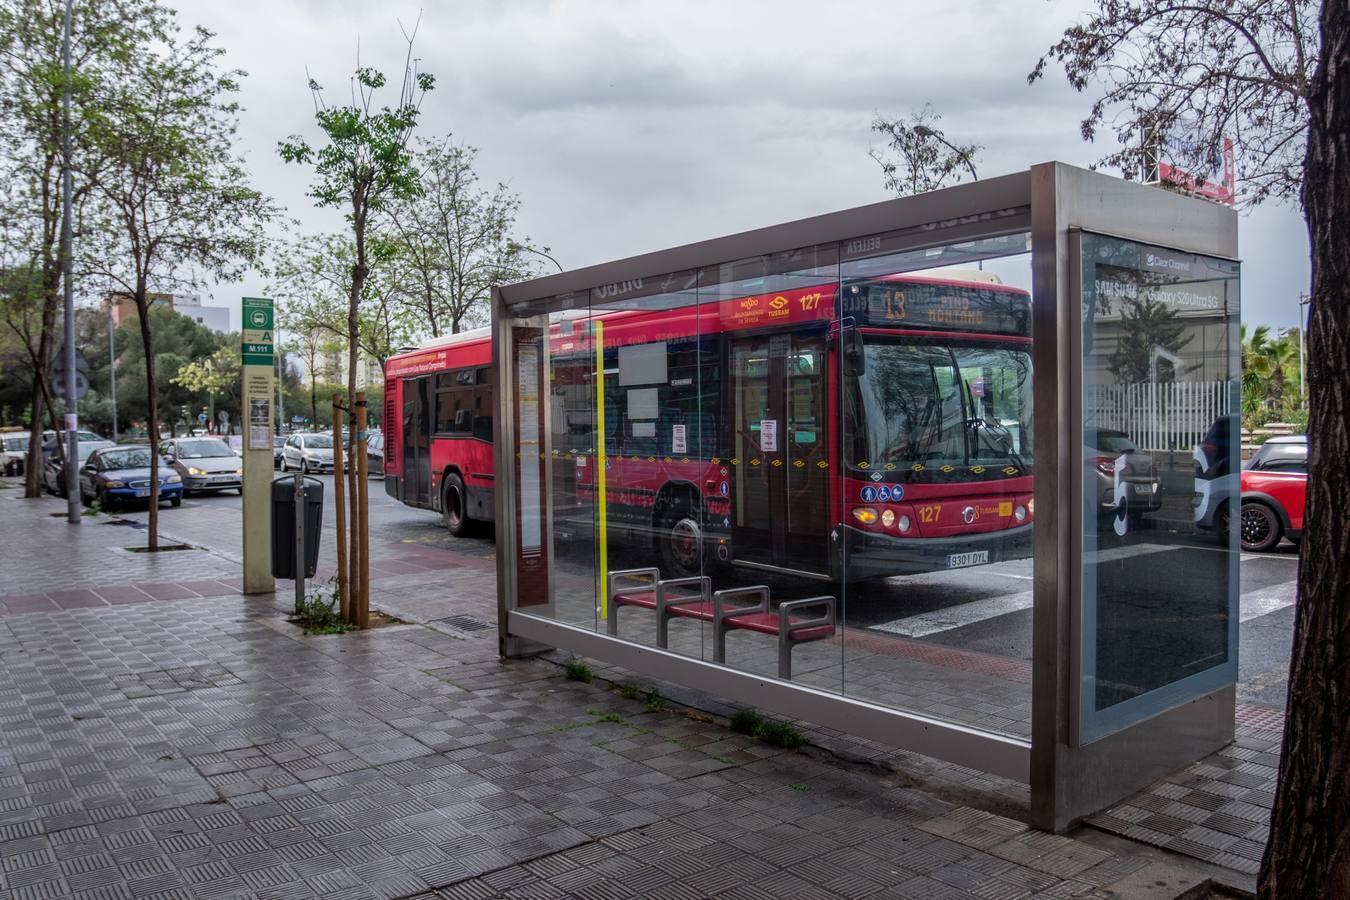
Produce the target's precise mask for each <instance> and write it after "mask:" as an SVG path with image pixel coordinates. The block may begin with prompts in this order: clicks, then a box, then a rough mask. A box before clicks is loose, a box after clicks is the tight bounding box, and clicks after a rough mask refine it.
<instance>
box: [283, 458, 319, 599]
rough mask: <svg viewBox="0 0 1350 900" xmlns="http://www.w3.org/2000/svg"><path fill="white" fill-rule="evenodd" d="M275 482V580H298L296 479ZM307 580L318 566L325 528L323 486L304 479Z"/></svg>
mask: <svg viewBox="0 0 1350 900" xmlns="http://www.w3.org/2000/svg"><path fill="white" fill-rule="evenodd" d="M297 477H303V476H296V475H283V476H281V477H280V478H274V479H273V480H272V577H273V578H292V579H293V578H295V479H296V478H297ZM304 480H305V520H304V525H305V577H306V578H313V577H314V572H315V570H316V569H318V566H319V534H320V533H321V530H322V525H323V482H322V481H320V480H319V479H317V478H307V477H306V478H305V479H304Z"/></svg>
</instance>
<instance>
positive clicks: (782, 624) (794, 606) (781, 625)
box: [778, 597, 835, 634]
mask: <svg viewBox="0 0 1350 900" xmlns="http://www.w3.org/2000/svg"><path fill="white" fill-rule="evenodd" d="M813 606H820V607H824V610H825V611H824V614H823V615H820V616H817V617H816V618H814V619H803V620H799V621H796V622H793V621H792V614H793V613H794V612H796V611H797V610H799V609H807V608H810V607H813ZM833 624H835V619H834V598H833V597H807V598H806V599H804V600H788V601H786V602H784V603H780V604H778V633H779V634H790V633H792V632H794V631H798V630H800V629H803V628H815V627H816V626H817V625H833Z"/></svg>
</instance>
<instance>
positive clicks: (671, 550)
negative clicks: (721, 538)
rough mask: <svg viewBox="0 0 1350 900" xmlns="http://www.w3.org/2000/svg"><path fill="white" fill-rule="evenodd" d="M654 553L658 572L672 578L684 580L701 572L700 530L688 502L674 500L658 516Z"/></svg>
mask: <svg viewBox="0 0 1350 900" xmlns="http://www.w3.org/2000/svg"><path fill="white" fill-rule="evenodd" d="M656 540H657V544H658V546H657V552H658V554H659V555H660V557H661V566H662V570H663V571H665V572H669V573H671V577H673V578H688V577H689V576H691V575H698V574H699V573H700V571H701V565H700V564H701V562H702V557H703V529H702V527H701V526H700V525H699V524H698V519H697V518H696V517H695V515H694V511H693V508H692V507H691V506H690V504H689V501H688V500H686V499H684V498H680V499H678V500H676V501H674V502H673V503H672V504H671V505H670V506H669V507H668V508H667V509H666V511H665V512H664V513H663V514H662V515H661V521H660V522H659V523H658V524H657V530H656Z"/></svg>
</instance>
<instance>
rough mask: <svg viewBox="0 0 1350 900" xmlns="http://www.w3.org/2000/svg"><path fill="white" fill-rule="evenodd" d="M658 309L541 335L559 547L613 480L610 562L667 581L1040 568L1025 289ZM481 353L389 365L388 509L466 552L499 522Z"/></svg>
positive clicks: (875, 291)
mask: <svg viewBox="0 0 1350 900" xmlns="http://www.w3.org/2000/svg"><path fill="white" fill-rule="evenodd" d="M666 299H667V300H670V298H666ZM678 303H687V305H674V304H678ZM667 305H668V306H673V308H665V309H626V310H621V311H612V312H603V313H599V314H597V315H595V316H590V315H585V314H582V315H577V314H572V315H571V316H570V317H567V318H562V319H559V320H557V321H554V322H553V323H552V324H551V326H550V337H549V348H548V351H549V372H550V378H549V382H550V390H551V401H550V404H549V409H548V419H549V423H550V435H549V437H550V440H551V447H550V450H549V453H550V455H551V457H552V460H553V463H554V464H553V466H552V472H553V482H552V502H551V510H552V513H553V522H554V527H555V528H562V529H564V530H568V531H570V530H571V529H573V528H574V527H575V528H587V527H593V526H594V524H595V522H596V521H598V519H599V518H600V515H599V513H598V511H597V509H596V503H597V497H598V495H599V491H598V488H599V478H600V472H601V469H602V467H603V477H604V482H605V494H606V498H607V503H606V507H605V510H604V519H605V521H606V525H607V528H608V533H609V536H610V540H611V542H612V543H613V542H619V543H620V544H622V543H627V544H628V545H631V546H633V547H636V548H638V549H640V550H644V551H646V552H647V553H648V554H651V553H654V554H655V555H656V557H657V559H658V560H659V565H660V568H661V570H662V572H663V574H664V573H669V574H671V575H679V574H690V573H694V572H698V571H701V570H706V569H708V568H709V567H710V566H711V565H715V564H720V565H727V566H737V567H745V568H749V569H757V570H767V571H771V572H777V573H780V574H786V575H790V576H797V577H805V578H818V579H841V578H846V579H847V580H849V581H854V580H860V579H865V578H873V577H885V576H890V575H901V574H911V573H917V572H926V571H933V570H937V569H949V568H961V567H965V566H973V565H981V564H984V563H990V562H995V561H999V560H1006V559H1015V558H1021V557H1025V556H1029V555H1030V541H1031V521H1032V513H1033V507H1032V499H1031V491H1032V481H1031V465H1032V447H1031V434H1032V428H1031V405H1032V401H1031V356H1030V352H1031V338H1030V322H1031V316H1030V312H1031V310H1030V297H1029V295H1028V294H1027V292H1026V291H1023V290H1021V289H1018V288H1013V287H1009V286H1006V285H1003V284H1000V283H998V281H997V279H995V278H994V277H993V276H989V275H986V274H985V273H976V272H947V273H941V274H938V273H927V274H924V275H916V274H906V275H894V276H889V277H883V278H873V279H867V280H858V281H845V282H843V283H842V284H835V283H830V284H820V285H815V286H811V287H806V288H797V289H793V290H788V291H778V292H772V293H765V294H759V295H753V296H741V297H735V298H732V299H725V300H714V301H711V302H707V301H705V302H702V303H697V304H695V303H694V302H693V301H692V300H688V301H686V300H684V299H680V298H676V299H675V300H673V301H671V302H669V303H667ZM600 348H603V351H602V352H603V359H604V383H603V385H602V386H598V385H596V383H595V372H596V360H597V352H599V351H600ZM491 356H492V351H491V346H490V338H489V336H488V334H487V333H486V329H484V330H483V332H482V333H470V334H466V335H459V336H455V337H452V338H444V339H440V340H437V341H433V342H430V343H429V344H427V345H425V346H424V347H422V348H420V349H418V350H416V351H413V352H410V353H407V354H404V355H402V356H399V357H396V358H394V359H393V360H391V361H390V362H389V364H388V369H387V372H388V383H387V385H386V390H385V404H386V408H385V419H386V424H385V431H386V434H387V435H388V436H389V437H388V438H387V446H386V470H387V473H388V474H387V477H386V481H385V485H386V490H387V491H388V493H389V494H390V495H392V496H394V497H397V498H398V499H400V500H402V501H403V502H405V503H408V504H410V505H413V506H420V507H425V508H429V509H438V510H440V511H442V513H443V514H444V516H445V519H446V523H447V525H448V527H449V528H450V530H451V532H452V533H455V534H461V533H463V532H464V530H465V529H466V528H467V527H468V525H469V523H470V521H471V520H474V519H482V520H490V519H491V518H492V517H493V504H492V488H493V471H492V460H491V440H492V427H491V423H492V418H491V417H492V414H493V404H492V381H493V379H492V371H493V370H492V361H491ZM600 402H603V417H602V416H599V415H597V412H599V411H601V410H598V409H597V404H598V403H600ZM600 421H603V423H604V453H603V462H602V461H601V460H602V457H601V456H600V454H599V452H598V451H599V443H600V442H599V440H598V439H597V435H596V427H597V423H598V422H600ZM395 434H397V435H399V437H398V438H397V439H396V438H394V437H393V436H394V435H395Z"/></svg>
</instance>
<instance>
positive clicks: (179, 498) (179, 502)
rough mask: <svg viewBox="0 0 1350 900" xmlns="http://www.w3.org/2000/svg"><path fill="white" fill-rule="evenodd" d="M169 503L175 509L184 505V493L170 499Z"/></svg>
mask: <svg viewBox="0 0 1350 900" xmlns="http://www.w3.org/2000/svg"><path fill="white" fill-rule="evenodd" d="M169 505H170V506H172V507H173V508H174V509H177V508H178V507H180V506H182V505H183V495H182V494H179V495H178V496H177V497H174V498H173V499H172V500H170V501H169Z"/></svg>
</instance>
